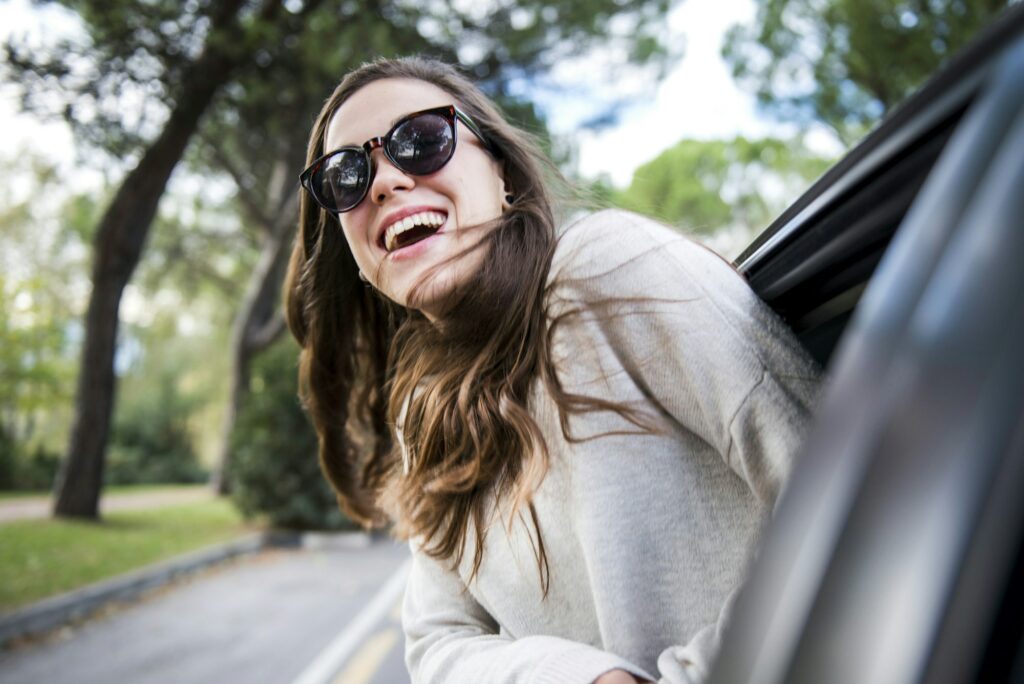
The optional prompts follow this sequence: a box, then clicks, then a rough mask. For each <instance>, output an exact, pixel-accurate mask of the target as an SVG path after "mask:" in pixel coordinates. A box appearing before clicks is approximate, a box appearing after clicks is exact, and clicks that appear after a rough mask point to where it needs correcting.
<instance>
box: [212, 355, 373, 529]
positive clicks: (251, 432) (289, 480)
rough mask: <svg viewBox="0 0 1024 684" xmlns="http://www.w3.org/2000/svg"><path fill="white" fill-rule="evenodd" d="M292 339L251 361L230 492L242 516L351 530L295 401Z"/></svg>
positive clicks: (313, 436) (237, 427)
mask: <svg viewBox="0 0 1024 684" xmlns="http://www.w3.org/2000/svg"><path fill="white" fill-rule="evenodd" d="M297 358H298V348H297V346H296V345H295V343H294V341H292V340H291V338H288V339H286V340H283V341H281V342H278V343H277V344H275V345H273V346H272V347H270V348H269V349H268V350H267V351H265V352H264V353H263V354H261V355H260V356H258V357H256V358H255V359H254V361H253V368H252V389H251V391H250V392H249V394H248V396H247V397H246V398H245V401H244V403H243V405H242V407H241V410H240V412H239V416H238V420H237V422H236V424H235V434H234V454H235V455H234V458H233V460H232V463H231V472H230V473H229V478H230V482H231V494H232V497H233V498H234V500H235V502H236V503H237V505H238V507H239V509H240V510H241V511H242V512H243V513H244V514H245V515H246V516H252V515H256V514H261V513H262V514H266V515H267V517H268V518H269V520H270V522H271V523H272V524H273V525H275V526H277V527H284V528H290V529H351V528H352V527H353V524H352V523H351V522H350V521H349V520H348V519H347V518H346V517H345V516H344V515H343V514H342V513H341V511H340V510H339V509H338V504H337V501H336V499H335V496H334V493H333V492H332V490H331V488H330V486H329V485H328V484H327V481H326V480H325V479H324V476H323V474H322V473H321V472H320V466H319V463H318V460H317V439H316V433H315V432H314V430H313V428H312V426H311V425H310V423H309V420H308V419H307V418H306V414H305V413H304V412H303V410H302V407H301V406H300V405H299V400H298V397H297V373H296V365H295V362H296V359H297Z"/></svg>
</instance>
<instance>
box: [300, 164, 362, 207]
mask: <svg viewBox="0 0 1024 684" xmlns="http://www.w3.org/2000/svg"><path fill="white" fill-rule="evenodd" d="M369 182H370V164H369V160H368V159H367V158H366V155H365V154H364V153H363V152H362V151H361V150H360V151H356V150H341V151H339V152H338V153H336V154H333V155H331V156H330V157H328V158H327V159H325V160H324V162H323V164H321V165H320V168H319V169H318V170H317V172H316V173H314V174H313V178H312V186H313V191H314V193H315V194H316V195H317V199H318V200H320V202H321V203H322V204H324V205H325V206H327V207H330V208H331V209H333V210H335V211H347V210H349V209H351V208H352V207H354V206H355V205H357V204H359V201H360V200H361V199H362V198H363V194H364V193H365V192H366V186H367V185H368V184H369Z"/></svg>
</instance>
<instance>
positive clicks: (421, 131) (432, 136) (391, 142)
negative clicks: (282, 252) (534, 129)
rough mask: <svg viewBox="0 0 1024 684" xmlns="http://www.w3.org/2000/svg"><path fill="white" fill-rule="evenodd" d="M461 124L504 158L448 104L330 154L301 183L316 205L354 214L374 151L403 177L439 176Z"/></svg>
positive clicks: (369, 174)
mask: <svg viewBox="0 0 1024 684" xmlns="http://www.w3.org/2000/svg"><path fill="white" fill-rule="evenodd" d="M458 121H461V122H462V123H463V124H465V125H466V128H468V129H469V130H470V131H472V133H473V135H475V136H476V137H477V138H479V139H480V142H481V143H483V145H484V147H485V148H486V149H487V151H488V152H490V153H491V154H492V155H494V156H495V157H500V155H499V154H498V150H497V149H496V148H495V147H494V145H492V144H491V143H490V142H488V140H487V139H486V138H485V137H484V136H483V134H482V133H481V132H480V129H479V128H478V127H477V125H476V124H475V123H474V122H473V120H472V119H471V118H469V116H467V115H466V114H464V113H463V112H462V111H460V110H459V108H458V107H456V106H455V105H448V106H446V107H436V108H434V109H425V110H423V111H421V112H413V113H412V114H409V115H407V116H403V117H402V118H401V119H399V120H398V121H397V122H395V125H394V126H392V127H391V130H390V131H388V132H387V133H386V134H384V136H383V137H376V138H370V139H369V140H367V141H366V142H364V143H363V144H362V145H349V146H347V147H342V148H339V149H337V150H333V151H331V152H328V153H327V154H325V155H324V156H322V157H320V158H319V159H317V160H316V161H314V162H313V163H312V164H310V166H309V168H308V169H306V170H305V171H303V172H302V174H301V175H300V176H299V182H300V183H302V187H304V188H305V189H306V190H307V191H308V192H309V194H310V195H312V196H313V199H314V200H315V201H316V203H317V204H319V205H320V206H321V207H323V208H324V209H326V210H327V211H329V212H331V213H332V214H341V213H343V212H346V211H349V210H351V209H355V208H356V207H357V206H358V205H359V203H360V202H362V201H363V198H364V197H366V193H367V191H368V190H369V189H370V183H372V182H373V174H374V171H375V170H374V166H373V161H372V159H371V157H370V153H371V152H372V151H373V150H375V149H376V148H378V147H380V148H382V149H383V150H384V155H385V156H386V157H387V158H388V160H389V161H390V162H391V163H392V164H394V165H395V166H396V167H397V168H399V169H401V170H402V171H403V172H404V173H408V174H411V175H413V176H425V175H427V174H429V173H434V172H435V171H438V170H440V169H441V168H442V167H443V166H444V165H445V164H447V163H448V162H449V161H450V160H451V158H452V155H453V154H455V143H456V141H457V140H458V126H457V125H456V122H458Z"/></svg>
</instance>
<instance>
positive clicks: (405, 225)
mask: <svg viewBox="0 0 1024 684" xmlns="http://www.w3.org/2000/svg"><path fill="white" fill-rule="evenodd" d="M446 219H447V216H445V215H444V214H443V213H441V212H439V211H421V212H419V213H417V214H413V215H411V216H406V217H405V218H403V219H400V220H398V221H395V222H394V223H392V224H391V225H390V226H388V228H387V230H385V231H384V234H383V235H381V245H380V246H381V247H383V248H384V250H385V251H386V252H388V253H389V254H390V253H392V252H395V251H397V250H400V249H402V248H404V247H408V246H410V245H414V244H416V243H417V242H420V241H422V240H426V239H427V238H429V237H430V236H432V235H435V234H437V233H438V232H439V231H440V230H441V227H442V226H443V225H444V222H445V220H446Z"/></svg>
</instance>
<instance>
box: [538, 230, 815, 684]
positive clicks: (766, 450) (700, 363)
mask: <svg viewBox="0 0 1024 684" xmlns="http://www.w3.org/2000/svg"><path fill="white" fill-rule="evenodd" d="M566 239H567V243H566V244H565V245H560V250H563V255H564V254H565V253H566V252H568V253H570V254H571V256H570V257H564V256H563V259H562V260H561V261H560V262H559V263H560V265H561V266H562V268H563V271H562V272H561V273H559V274H556V278H560V280H561V283H562V284H561V286H559V287H556V289H555V293H556V295H558V294H561V297H562V301H561V302H559V306H562V305H564V307H565V309H563V310H566V309H569V310H572V309H574V308H575V309H578V308H579V307H580V305H583V307H584V311H585V313H584V314H583V315H586V316H589V317H591V321H592V322H591V324H590V325H592V326H598V327H599V329H600V339H601V340H602V343H606V344H608V345H609V346H610V347H611V348H612V349H614V352H615V358H616V362H617V363H619V364H621V365H622V367H623V368H624V369H625V370H626V372H627V373H628V374H629V375H630V376H631V378H632V379H633V382H635V383H636V385H637V387H639V388H641V391H642V392H643V394H644V396H646V397H648V398H649V399H650V400H651V401H652V402H654V403H655V404H656V405H657V406H658V407H659V409H661V411H663V412H664V414H667V415H668V416H670V417H671V418H672V419H673V420H674V421H675V422H677V423H678V424H679V425H680V426H682V428H683V429H684V430H685V431H686V432H688V433H691V434H694V435H697V436H698V437H700V439H701V440H703V441H704V442H705V443H706V444H708V445H710V446H711V447H712V448H713V449H714V450H715V451H716V452H717V453H718V454H719V456H720V457H721V458H722V459H723V461H724V462H725V463H726V464H727V465H728V466H729V468H730V469H731V470H732V471H733V472H735V473H736V474H737V475H738V476H739V477H741V478H742V480H743V481H744V482H745V483H746V485H747V487H748V488H749V490H750V492H751V493H752V495H753V496H754V497H756V498H757V499H758V500H759V501H760V502H761V503H762V505H764V506H765V509H766V510H770V509H771V508H772V507H773V506H774V504H775V502H776V501H777V499H778V495H779V492H780V490H781V488H782V486H783V485H784V483H785V480H786V478H787V477H788V474H789V472H790V469H791V465H792V461H793V459H794V457H795V455H796V452H797V451H798V449H799V447H800V444H801V443H802V440H803V437H804V435H805V432H806V430H807V428H808V427H809V423H810V419H811V415H812V410H813V406H814V401H815V398H816V395H817V388H818V385H819V375H820V370H819V369H818V368H817V367H816V365H815V364H814V363H813V361H811V360H810V358H809V356H808V355H807V354H806V352H805V351H804V350H803V348H802V347H801V346H800V344H799V342H798V341H797V340H796V338H795V336H794V335H793V333H792V331H790V330H789V329H788V328H787V327H786V326H785V325H784V324H783V323H782V322H781V321H780V320H779V319H778V318H777V316H776V315H775V314H774V312H772V311H771V310H770V309H769V308H768V307H767V306H766V305H765V304H764V303H763V302H762V301H761V300H760V299H759V298H758V297H757V296H756V295H755V294H754V293H753V292H752V291H751V290H750V288H749V286H748V285H747V284H746V282H745V281H744V280H743V278H742V277H741V276H740V275H739V274H738V273H736V272H735V271H734V270H733V269H732V267H731V266H730V265H729V264H728V263H727V262H725V261H724V260H722V259H721V258H719V257H718V256H717V255H714V254H713V253H711V252H710V251H708V250H706V249H704V248H703V247H701V246H699V245H697V244H695V243H693V242H692V241H690V240H688V239H686V238H684V237H682V236H680V235H678V234H676V233H673V232H672V231H670V230H669V229H667V228H665V227H663V226H661V225H660V224H656V223H654V222H653V221H650V220H649V219H645V218H643V217H640V216H637V215H634V214H629V213H626V212H618V211H611V212H603V213H601V214H598V215H597V216H594V217H591V218H590V219H587V220H585V221H584V222H582V223H581V224H580V226H579V227H578V228H577V229H575V230H574V229H570V231H569V233H567V235H566ZM616 300H618V301H619V302H620V303H616ZM682 456H683V457H685V456H686V455H685V454H682ZM679 524H687V521H685V520H680V521H679ZM737 590H738V588H737ZM735 593H736V592H735V591H734V592H733V594H732V596H735ZM732 596H731V597H730V600H728V601H725V602H724V603H725V605H723V606H722V609H721V611H720V614H719V618H718V620H717V621H716V622H714V623H711V624H708V625H706V626H705V627H703V628H702V629H700V630H699V631H698V632H697V633H696V634H695V635H692V636H691V635H687V639H688V641H687V643H685V644H680V645H677V646H672V647H669V648H667V649H665V650H664V651H663V652H662V654H661V656H660V657H659V660H658V668H659V671H660V674H661V676H662V680H661V681H662V682H664V683H665V684H693V683H695V682H700V681H703V679H704V678H705V677H706V675H707V671H708V669H709V667H710V664H711V662H712V660H713V658H714V656H715V655H716V653H717V650H718V644H719V640H720V637H721V633H722V631H723V630H724V628H725V625H726V623H727V620H728V615H729V604H730V603H731V598H732Z"/></svg>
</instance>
